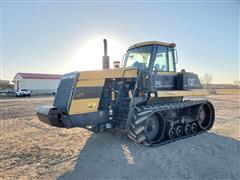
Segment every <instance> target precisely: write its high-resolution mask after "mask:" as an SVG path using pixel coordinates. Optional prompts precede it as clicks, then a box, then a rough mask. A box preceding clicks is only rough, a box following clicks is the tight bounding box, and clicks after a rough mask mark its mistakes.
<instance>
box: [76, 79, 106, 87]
mask: <svg viewBox="0 0 240 180" xmlns="http://www.w3.org/2000/svg"><path fill="white" fill-rule="evenodd" d="M104 82H105V79H87V80H79V81H78V82H77V86H76V87H95V86H103V85H104Z"/></svg>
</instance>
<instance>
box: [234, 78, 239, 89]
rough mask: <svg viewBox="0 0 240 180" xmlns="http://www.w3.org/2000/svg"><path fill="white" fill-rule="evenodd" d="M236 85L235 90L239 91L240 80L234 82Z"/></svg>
mask: <svg viewBox="0 0 240 180" xmlns="http://www.w3.org/2000/svg"><path fill="white" fill-rule="evenodd" d="M234 85H235V88H236V89H238V88H239V86H240V81H239V80H236V81H234Z"/></svg>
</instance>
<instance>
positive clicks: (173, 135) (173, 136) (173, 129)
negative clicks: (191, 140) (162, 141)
mask: <svg viewBox="0 0 240 180" xmlns="http://www.w3.org/2000/svg"><path fill="white" fill-rule="evenodd" d="M175 135H176V133H175V128H174V127H171V128H170V129H169V130H168V137H169V138H170V139H173V138H175Z"/></svg>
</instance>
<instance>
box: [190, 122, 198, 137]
mask: <svg viewBox="0 0 240 180" xmlns="http://www.w3.org/2000/svg"><path fill="white" fill-rule="evenodd" d="M191 130H192V133H193V134H195V133H196V132H197V124H196V123H192V125H191Z"/></svg>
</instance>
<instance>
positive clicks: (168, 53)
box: [152, 46, 177, 90]
mask: <svg viewBox="0 0 240 180" xmlns="http://www.w3.org/2000/svg"><path fill="white" fill-rule="evenodd" d="M156 48H157V49H156V54H155V59H154V63H153V66H152V68H153V71H152V75H153V76H152V85H153V89H155V90H173V89H176V76H177V74H176V67H175V60H174V49H173V48H172V47H167V46H157V47H156Z"/></svg>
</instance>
